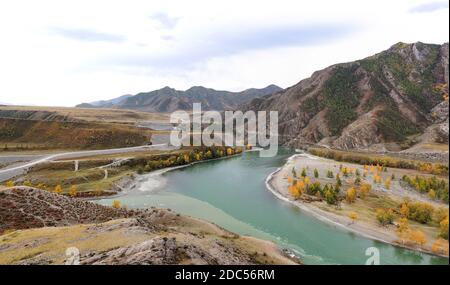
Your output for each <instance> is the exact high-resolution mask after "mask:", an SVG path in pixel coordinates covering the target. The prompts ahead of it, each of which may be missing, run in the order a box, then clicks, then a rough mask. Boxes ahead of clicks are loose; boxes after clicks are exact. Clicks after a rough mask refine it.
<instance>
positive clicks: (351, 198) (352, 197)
mask: <svg viewBox="0 0 450 285" xmlns="http://www.w3.org/2000/svg"><path fill="white" fill-rule="evenodd" d="M345 200H346V201H347V203H349V204H351V203H353V202H355V201H356V190H355V188H353V187H351V188H349V189H347V193H346V195H345Z"/></svg>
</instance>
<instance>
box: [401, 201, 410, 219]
mask: <svg viewBox="0 0 450 285" xmlns="http://www.w3.org/2000/svg"><path fill="white" fill-rule="evenodd" d="M400 215H401V216H402V217H404V218H407V217H408V216H409V207H408V204H407V203H402V205H401V206H400Z"/></svg>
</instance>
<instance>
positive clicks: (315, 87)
mask: <svg viewBox="0 0 450 285" xmlns="http://www.w3.org/2000/svg"><path fill="white" fill-rule="evenodd" d="M448 68H449V47H448V43H445V44H443V45H435V44H425V43H421V42H417V43H413V44H406V43H397V44H395V45H393V46H392V47H391V48H389V49H388V50H386V51H383V52H381V53H378V54H376V55H374V56H370V57H368V58H365V59H362V60H357V61H354V62H349V63H342V64H336V65H333V66H330V67H328V68H325V69H323V70H320V71H317V72H314V73H313V74H312V76H311V77H310V78H307V79H304V80H302V81H300V82H299V83H298V84H296V85H294V86H292V87H290V88H287V89H285V90H282V91H279V92H276V93H274V94H271V95H268V96H264V97H261V98H255V99H253V100H251V101H250V102H247V103H245V104H243V105H241V106H240V107H239V109H241V110H243V111H245V110H266V111H278V112H279V135H280V142H281V143H282V144H284V145H288V146H293V147H301V146H304V145H310V144H321V145H325V146H328V147H333V148H339V149H355V148H356V149H358V148H359V149H368V148H372V149H378V150H382V151H385V150H386V149H388V150H401V149H405V148H408V147H410V146H412V145H414V144H416V143H419V142H421V143H446V144H448V128H449V124H448V83H449V82H448V81H449V73H448V71H449V70H448ZM447 153H448V147H447Z"/></svg>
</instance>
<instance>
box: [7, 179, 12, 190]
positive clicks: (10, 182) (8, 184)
mask: <svg viewBox="0 0 450 285" xmlns="http://www.w3.org/2000/svg"><path fill="white" fill-rule="evenodd" d="M6 187H8V188H11V187H14V182H12V181H11V180H9V181H8V182H6Z"/></svg>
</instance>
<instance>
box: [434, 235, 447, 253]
mask: <svg viewBox="0 0 450 285" xmlns="http://www.w3.org/2000/svg"><path fill="white" fill-rule="evenodd" d="M431 251H433V252H434V253H436V254H443V255H448V240H445V239H442V238H440V239H437V240H436V241H435V242H434V243H433V245H432V246H431Z"/></svg>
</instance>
